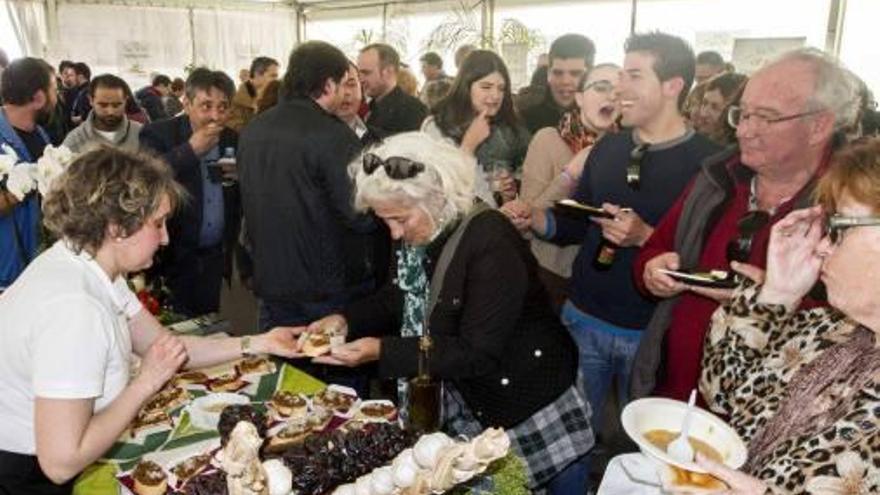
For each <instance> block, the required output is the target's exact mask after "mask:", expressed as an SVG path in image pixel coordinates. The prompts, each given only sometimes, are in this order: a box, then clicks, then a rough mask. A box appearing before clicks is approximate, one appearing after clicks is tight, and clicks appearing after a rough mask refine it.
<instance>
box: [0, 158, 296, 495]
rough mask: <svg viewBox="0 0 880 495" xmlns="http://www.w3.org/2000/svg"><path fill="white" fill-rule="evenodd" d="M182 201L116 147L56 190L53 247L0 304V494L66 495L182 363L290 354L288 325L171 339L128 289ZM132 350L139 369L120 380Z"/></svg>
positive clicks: (49, 213)
mask: <svg viewBox="0 0 880 495" xmlns="http://www.w3.org/2000/svg"><path fill="white" fill-rule="evenodd" d="M183 195H184V193H183V190H182V189H181V187H180V186H179V185H178V184H177V183H176V182H174V179H173V173H172V171H171V170H170V169H169V168H168V166H167V165H166V164H164V163H163V162H161V161H159V160H158V159H156V158H152V157H148V156H145V155H140V154H132V153H128V152H124V151H121V150H117V149H113V148H100V149H97V150H95V151H92V152H89V153H86V154H84V155H82V156H80V157H79V158H78V159H77V160H76V161H74V162H73V163H72V164H71V165H70V167H69V169H68V170H67V171H66V172H65V173H64V174H63V175H62V176H60V177H59V178H58V180H57V182H56V184H55V185H54V186H53V189H52V191H51V192H50V193H49V195H48V196H47V198H46V200H45V202H44V204H43V210H44V218H45V223H46V226H47V227H48V228H49V229H50V230H52V231H53V232H54V233H55V234H56V235H57V236H58V237H59V238H60V239H61V240H59V241H58V242H56V243H55V244H54V245H53V246H52V247H51V248H49V249H48V250H46V251H45V252H44V253H43V254H41V255H40V256H39V257H38V258H37V259H35V260H34V261H33V262H32V263H31V265H30V266H29V267H28V268H27V270H25V272H24V273H23V274H22V276H21V277H19V278H18V279H17V280H16V282H15V283H14V284H13V285H12V286H11V287H9V289H8V290H7V291H6V292H4V293H3V295H2V296H0V314H2V315H3V317H2V319H0V396H2V397H3V400H2V401H0V424H3V427H2V428H0V493H3V494H6V493H9V494H13V493H14V494H16V495H29V494H66V493H70V491H71V486H72V480H73V478H74V477H75V476H76V475H77V474H78V473H79V472H80V471H82V470H83V469H84V468H85V467H86V466H88V465H89V464H91V463H93V462H94V461H96V460H97V459H98V458H100V457H101V456H102V455H103V454H104V453H105V452H106V451H107V450H108V449H109V448H110V447H111V446H112V445H113V443H114V442H115V441H116V440H117V439H118V438H119V436H120V435H121V434H122V433H123V432H124V431H125V430H126V428H127V427H128V426H129V424H130V423H131V422H132V421H133V420H134V419H135V417H136V415H137V414H138V411H139V410H140V409H141V407H142V406H143V405H144V404H145V403H146V402H147V401H148V400H149V399H150V398H151V397H152V396H153V395H154V394H155V393H156V392H158V391H159V390H160V389H161V388H162V387H163V385H164V384H165V382H166V381H168V379H169V378H171V376H172V375H173V374H174V373H175V372H176V371H177V370H178V369H179V368H180V367H181V366H184V367H187V368H198V367H204V366H210V365H213V364H217V363H221V362H224V361H229V360H232V359H234V358H237V357H240V356H241V355H242V354H251V353H272V354H277V355H282V356H290V355H293V353H294V350H295V347H296V342H295V338H294V337H293V335H292V332H291V329H289V328H276V329H273V330H272V331H270V332H268V333H266V334H263V335H260V336H254V337H242V338H225V339H213V338H212V339H210V340H207V339H201V338H198V337H177V336H174V335H172V334H171V333H170V332H169V331H168V330H167V329H165V328H164V327H162V325H161V324H160V323H159V322H158V321H157V320H156V318H154V317H153V316H152V315H151V314H150V313H149V312H148V311H146V310H145V309H144V308H143V306H141V304H140V302H139V301H138V299H137V298H136V297H135V295H134V293H132V291H131V290H130V289H129V288H128V285H127V283H126V278H125V276H126V274H128V273H130V272H135V271H140V270H143V269H145V268H147V267H149V266H150V264H151V263H152V260H153V255H154V254H155V252H156V250H157V249H158V248H159V247H160V246H162V245H165V244H167V243H168V232H167V230H166V228H165V221H166V220H167V218H168V217H169V215H171V213H172V210H173V209H174V208H175V207H176V206H177V205H178V204H179V203H180V202H181V201H182V200H183ZM132 352H134V353H135V354H137V355H138V356H140V357H141V358H142V362H141V366H140V370H139V373H138V374H137V376H135V377H133V378H131V379H129V378H130V377H129V374H130V369H131V354H132Z"/></svg>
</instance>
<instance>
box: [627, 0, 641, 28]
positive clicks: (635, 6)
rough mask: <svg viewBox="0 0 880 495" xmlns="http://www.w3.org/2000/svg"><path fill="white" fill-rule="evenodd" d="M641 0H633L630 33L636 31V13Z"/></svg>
mask: <svg viewBox="0 0 880 495" xmlns="http://www.w3.org/2000/svg"><path fill="white" fill-rule="evenodd" d="M638 4H639V0H632V10H631V14H630V18H629V34H633V33H635V32H636V13H637V12H638V6H639V5H638Z"/></svg>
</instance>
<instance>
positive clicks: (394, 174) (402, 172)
mask: <svg viewBox="0 0 880 495" xmlns="http://www.w3.org/2000/svg"><path fill="white" fill-rule="evenodd" d="M379 167H382V168H384V169H385V174H387V175H388V177H391V178H392V179H395V180H403V179H412V178H413V177H415V176H416V175H419V174H420V173H421V172H423V171H424V170H425V164H424V163H422V162H417V161H413V160H410V159H409V158H404V157H402V156H389V157H388V158H386V159H384V160H383V159H382V158H381V157H380V156H379V155H376V154H373V153H365V154H364V172H366V173H367V175H372V173H373V172H375V171H376V169H378V168H379Z"/></svg>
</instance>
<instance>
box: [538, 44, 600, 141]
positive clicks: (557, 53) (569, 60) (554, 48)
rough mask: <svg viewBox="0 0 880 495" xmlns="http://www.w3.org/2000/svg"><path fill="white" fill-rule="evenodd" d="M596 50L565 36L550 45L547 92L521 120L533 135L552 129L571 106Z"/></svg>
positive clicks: (594, 47)
mask: <svg viewBox="0 0 880 495" xmlns="http://www.w3.org/2000/svg"><path fill="white" fill-rule="evenodd" d="M595 55H596V46H595V45H594V44H593V42H592V41H591V40H590V38H587V37H586V36H581V35H579V34H565V35H562V36H560V37H559V38H556V40H555V41H553V44H552V45H550V55H549V60H550V66H549V67H548V69H547V92H546V93H545V94H544V98H543V99H542V100H541V102H540V103H538V104H537V105H534V106H532V107H528V108H525V109H524V110H523V112H522V117H523V120H524V121H525V124H526V127H528V129H529V132H531V133H532V134H533V135H534V134H535V133H536V132H538V131H539V130H540V129H542V128H544V127H556V126H557V125H558V124H559V120H560V119H562V114H563V113H564V112H565V111H566V110H570V109H571V108H572V107H573V106H574V105H575V101H574V95H575V93H576V92H577V89H578V84H579V83H580V80H581V78H582V77H583V76H584V74H586V72H587V71H588V70H589V69H590V67H592V66H593V58H594V57H595Z"/></svg>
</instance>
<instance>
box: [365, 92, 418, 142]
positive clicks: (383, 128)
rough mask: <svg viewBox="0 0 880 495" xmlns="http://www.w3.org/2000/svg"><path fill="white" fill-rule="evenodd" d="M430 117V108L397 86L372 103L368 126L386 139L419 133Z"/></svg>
mask: <svg viewBox="0 0 880 495" xmlns="http://www.w3.org/2000/svg"><path fill="white" fill-rule="evenodd" d="M427 116H428V108H427V107H426V106H425V105H424V103H422V102H421V101H420V100H419V99H418V98H416V97H414V96H410V95H408V94H406V93H404V92H403V90H402V89H400V86H395V87H394V89H392V90H391V92H390V93H388V94H387V95H385V96H384V97H383V98H381V99H379V100H378V101H377V100H373V101H372V102H370V114H369V115H368V116H367V121H366V124H367V125H368V126H369V127H371V128H373V129H375V131H376V133H377V134H378V135H379V137H382V138H385V137H388V136H393V135H394V134H400V133H401V132H408V131H417V130H419V129H420V128H421V127H422V121H424V120H425V117H427Z"/></svg>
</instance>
